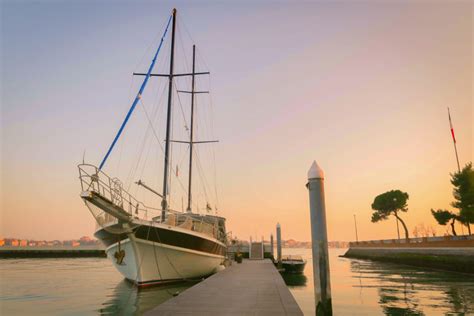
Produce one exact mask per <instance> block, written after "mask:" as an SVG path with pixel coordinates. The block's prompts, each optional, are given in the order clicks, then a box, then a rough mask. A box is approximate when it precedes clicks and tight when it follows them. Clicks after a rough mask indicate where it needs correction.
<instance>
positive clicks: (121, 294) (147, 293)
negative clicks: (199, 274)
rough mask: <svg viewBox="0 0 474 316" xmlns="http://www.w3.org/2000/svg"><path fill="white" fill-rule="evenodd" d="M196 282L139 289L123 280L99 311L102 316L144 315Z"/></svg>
mask: <svg viewBox="0 0 474 316" xmlns="http://www.w3.org/2000/svg"><path fill="white" fill-rule="evenodd" d="M196 283H197V281H196V282H180V283H176V284H170V285H163V286H153V287H145V288H138V287H136V286H135V285H134V284H132V283H131V282H130V281H127V280H123V281H121V282H120V283H119V284H117V286H116V287H115V289H114V292H113V296H112V297H111V298H110V299H109V300H107V301H106V302H105V303H103V304H102V308H100V309H99V310H98V312H99V313H100V314H101V315H142V314H143V313H145V312H147V311H149V310H151V309H153V308H155V307H156V306H158V305H160V304H161V303H163V302H165V301H167V300H169V299H170V298H172V297H173V296H176V295H178V294H179V293H181V292H183V291H184V290H186V289H188V288H190V287H191V286H193V285H195V284H196Z"/></svg>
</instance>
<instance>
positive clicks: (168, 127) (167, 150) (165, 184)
mask: <svg viewBox="0 0 474 316" xmlns="http://www.w3.org/2000/svg"><path fill="white" fill-rule="evenodd" d="M175 31H176V9H173V26H172V29H171V58H170V73H169V85H168V114H167V117H166V145H165V170H164V176H163V200H162V201H161V221H162V222H163V221H164V220H165V214H166V210H167V209H168V202H167V200H166V199H167V196H168V170H169V157H170V131H171V101H172V99H173V70H174V37H175V33H176V32H175Z"/></svg>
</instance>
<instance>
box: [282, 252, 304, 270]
mask: <svg viewBox="0 0 474 316" xmlns="http://www.w3.org/2000/svg"><path fill="white" fill-rule="evenodd" d="M281 266H282V268H283V269H285V272H286V273H303V271H304V267H305V266H306V260H304V259H303V258H302V257H301V256H295V255H290V256H283V257H282V258H281Z"/></svg>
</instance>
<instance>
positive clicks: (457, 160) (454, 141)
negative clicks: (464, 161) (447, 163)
mask: <svg viewBox="0 0 474 316" xmlns="http://www.w3.org/2000/svg"><path fill="white" fill-rule="evenodd" d="M448 117H449V127H450V128H451V136H452V137H453V144H454V152H455V153H456V162H457V163H458V171H459V172H461V166H460V165H459V156H458V148H457V146H456V137H454V129H453V123H452V122H451V113H450V112H449V107H448Z"/></svg>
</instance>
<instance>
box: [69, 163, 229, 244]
mask: <svg viewBox="0 0 474 316" xmlns="http://www.w3.org/2000/svg"><path fill="white" fill-rule="evenodd" d="M78 169H79V180H80V182H81V189H82V191H83V192H84V191H92V192H95V193H96V194H98V195H99V196H101V197H102V198H105V199H107V200H108V201H110V202H111V203H112V204H114V205H115V206H117V207H120V208H121V209H122V210H124V211H125V212H127V213H129V214H130V215H132V216H133V217H134V218H137V219H144V220H149V219H148V218H149V217H148V215H149V213H150V214H153V212H154V213H155V214H156V213H158V214H160V215H157V216H151V218H152V221H153V220H154V219H156V218H160V219H161V210H160V209H157V208H153V207H149V206H146V205H145V204H144V203H143V202H140V201H138V200H137V199H136V198H135V197H133V196H132V195H131V194H130V193H128V192H127V191H126V190H124V189H123V188H122V186H121V183H120V181H119V180H118V179H117V178H111V177H109V176H108V175H107V174H106V173H105V172H103V171H102V170H100V169H99V168H97V167H96V166H94V165H91V164H79V165H78ZM87 169H90V170H87ZM134 213H135V214H134ZM167 213H168V216H167V218H165V223H166V220H167V219H168V218H169V214H174V215H175V226H178V227H180V225H181V224H184V223H185V222H186V220H187V219H188V218H189V219H191V220H192V222H191V223H192V225H191V227H190V228H187V227H182V228H185V229H190V230H192V231H196V232H200V233H204V234H206V235H209V236H213V237H214V238H217V239H221V237H222V236H220V235H221V233H220V231H219V229H218V228H217V227H216V224H210V223H206V222H204V218H202V217H201V218H200V219H199V220H198V219H196V218H195V217H193V216H192V215H189V214H183V213H181V212H177V211H175V210H171V209H169V210H167ZM140 214H143V215H144V216H143V217H140V216H139V215H140Z"/></svg>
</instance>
